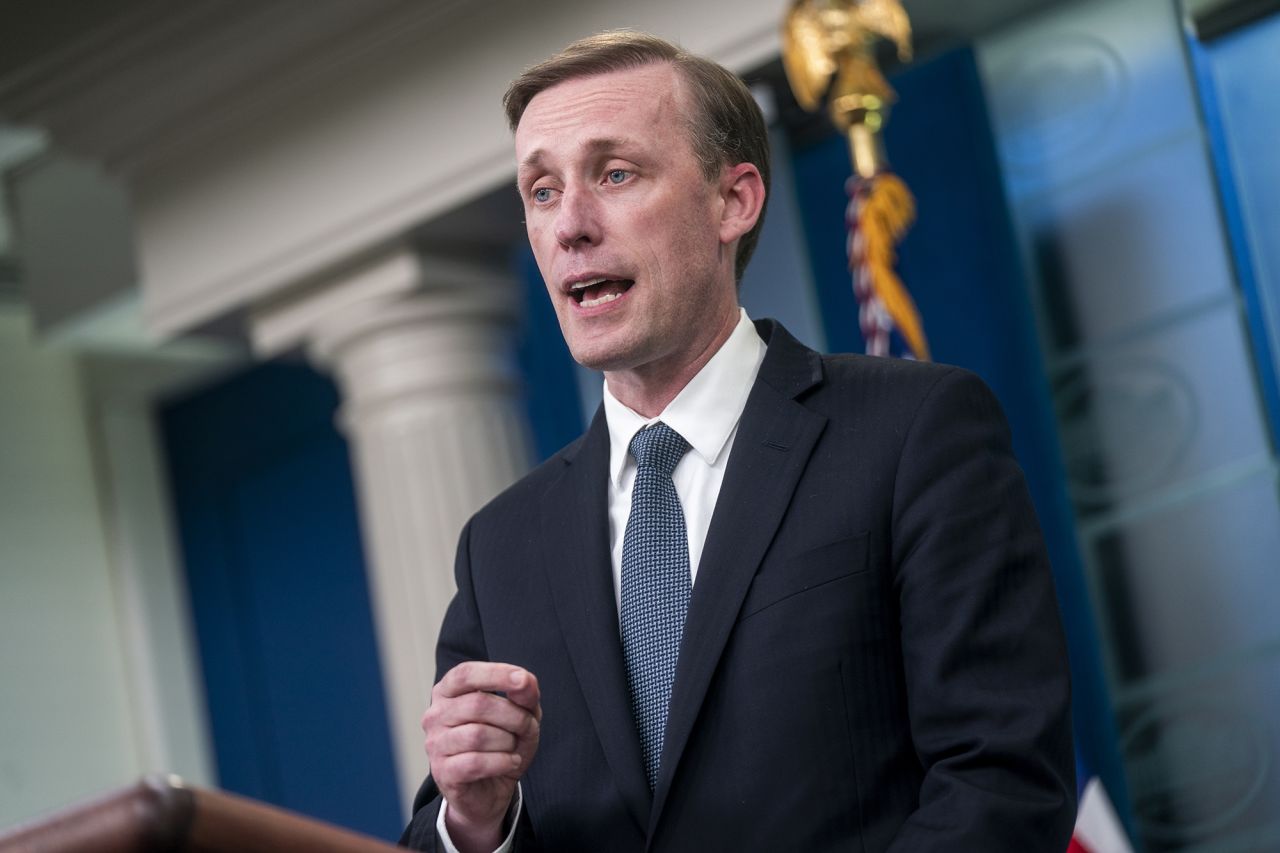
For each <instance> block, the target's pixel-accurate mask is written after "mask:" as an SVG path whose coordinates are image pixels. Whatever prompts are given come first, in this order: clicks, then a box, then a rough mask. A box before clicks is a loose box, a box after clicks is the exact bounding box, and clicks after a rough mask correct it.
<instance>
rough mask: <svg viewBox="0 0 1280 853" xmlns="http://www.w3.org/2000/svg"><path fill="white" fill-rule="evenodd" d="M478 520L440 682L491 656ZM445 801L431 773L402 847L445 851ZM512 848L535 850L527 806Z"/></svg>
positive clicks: (449, 616)
mask: <svg viewBox="0 0 1280 853" xmlns="http://www.w3.org/2000/svg"><path fill="white" fill-rule="evenodd" d="M474 523H475V519H474V518H473V519H472V520H471V521H468V522H467V524H466V526H465V527H463V529H462V535H461V536H459V538H458V554H457V557H456V559H455V560H454V580H455V581H456V582H457V586H458V591H457V592H456V593H455V594H454V596H453V600H452V601H450V602H449V608H448V609H447V610H446V611H445V615H444V622H443V624H441V626H440V639H439V641H438V642H437V643H436V681H437V682H438V681H439V680H440V679H441V678H443V677H444V675H445V673H447V672H448V671H449V670H451V669H453V668H454V667H455V666H457V665H458V664H460V663H462V662H463V661H469V660H488V659H489V654H488V651H487V650H486V649H485V644H484V630H483V628H482V627H481V623H480V612H479V609H478V608H477V606H476V598H475V587H474V586H473V584H472V582H471V547H470V544H471V536H472V527H473V525H474ZM441 802H442V800H441V796H440V789H439V788H437V787H436V784H435V781H434V780H432V778H431V777H430V776H427V778H426V779H425V780H424V781H423V783H422V786H421V787H420V788H419V789H418V793H417V794H416V795H415V796H414V798H413V817H412V818H411V819H410V820H409V825H408V826H407V827H405V830H404V833H403V834H402V835H401V836H400V842H399V843H400V846H402V847H408V848H410V849H413V850H427V851H431V852H432V853H442V851H443V850H444V849H445V848H444V845H443V844H442V843H441V841H440V838H439V836H438V835H437V834H436V819H437V818H438V817H439V814H440V804H441ZM511 849H512V850H515V851H525V853H528V851H531V850H533V849H534V845H533V838H532V829H531V827H530V825H529V819H528V816H527V814H525V812H524V810H523V809H522V810H521V811H520V815H519V818H518V821H517V827H516V833H515V840H514V844H513V846H512V848H511Z"/></svg>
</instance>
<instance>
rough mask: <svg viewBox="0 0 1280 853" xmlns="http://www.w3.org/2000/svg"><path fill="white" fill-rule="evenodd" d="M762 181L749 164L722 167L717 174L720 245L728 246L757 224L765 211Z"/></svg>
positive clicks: (758, 172) (754, 168) (756, 170)
mask: <svg viewBox="0 0 1280 853" xmlns="http://www.w3.org/2000/svg"><path fill="white" fill-rule="evenodd" d="M764 195H765V192H764V180H763V179H762V178H761V177H760V170H759V169H757V168H756V167H755V166H754V165H753V164H751V163H739V164H738V165H736V166H725V167H724V169H722V170H721V172H720V201H721V203H722V205H723V206H722V207H721V211H720V243H721V244H722V245H725V246H727V245H729V244H730V243H733V242H734V241H735V240H737V239H739V238H740V237H742V235H744V234H746V233H747V232H748V231H750V230H751V229H752V228H754V227H755V225H756V222H758V221H759V220H760V213H761V211H763V210H764Z"/></svg>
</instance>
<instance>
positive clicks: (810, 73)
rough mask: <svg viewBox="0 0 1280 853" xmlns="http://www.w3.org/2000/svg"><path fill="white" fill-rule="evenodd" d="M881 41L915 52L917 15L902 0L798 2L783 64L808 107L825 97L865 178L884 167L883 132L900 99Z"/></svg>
mask: <svg viewBox="0 0 1280 853" xmlns="http://www.w3.org/2000/svg"><path fill="white" fill-rule="evenodd" d="M881 39H887V40H889V41H892V42H893V43H894V44H895V45H896V46H897V48H898V56H899V57H900V58H901V59H902V60H904V61H906V60H909V59H910V58H911V21H910V19H909V18H908V17H907V13H906V10H904V9H903V8H902V4H901V3H899V2H898V0H792V3H791V8H790V9H789V10H788V11H787V17H786V21H785V22H784V24H783V27H782V64H783V67H784V68H785V69H786V72H787V79H788V80H789V81H790V83H791V89H792V91H793V92H794V93H795V96H796V100H797V101H798V102H799V103H800V106H802V107H804V108H805V109H806V110H809V111H810V112H815V111H817V110H818V109H820V108H821V107H822V106H823V102H824V101H825V102H826V105H827V108H828V111H829V112H830V114H831V120H832V121H834V122H835V125H836V127H838V128H840V130H841V131H843V132H844V133H845V134H846V135H847V136H848V137H849V145H850V150H851V152H852V155H853V165H854V171H855V172H856V173H857V174H858V175H859V176H861V177H863V178H870V177H872V176H873V175H875V174H877V173H878V172H880V171H883V169H884V167H885V158H884V149H883V146H882V145H881V143H880V139H879V135H880V130H881V128H882V127H883V126H884V123H885V121H886V120H887V118H888V114H889V107H890V106H891V105H892V104H893V102H894V101H895V100H897V95H896V94H895V93H894V91H893V87H892V86H890V85H889V81H887V80H885V78H884V74H882V73H881V72H880V67H879V64H878V63H877V62H876V57H875V46H876V43H877V42H878V41H879V40H881Z"/></svg>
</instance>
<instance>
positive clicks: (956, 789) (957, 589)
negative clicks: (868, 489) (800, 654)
mask: <svg viewBox="0 0 1280 853" xmlns="http://www.w3.org/2000/svg"><path fill="white" fill-rule="evenodd" d="M892 537H893V544H892V548H893V560H894V566H895V585H896V591H897V594H898V599H899V602H900V608H901V611H900V612H901V627H902V650H903V667H904V674H905V679H906V685H907V704H908V714H909V719H910V725H911V737H912V741H913V743H914V746H915V750H916V754H917V756H918V758H919V760H920V762H921V765H922V766H923V768H924V770H925V775H924V779H923V782H922V784H921V789H920V801H919V806H918V808H917V810H916V811H915V812H914V813H912V814H911V816H910V817H909V818H908V820H907V821H906V823H905V824H904V826H903V827H902V829H901V831H900V832H899V833H898V835H897V837H896V838H895V840H894V843H893V845H892V847H891V849H892V850H894V851H941V850H956V851H972V850H992V851H997V850H1018V851H1052V853H1061V851H1062V850H1064V849H1066V846H1067V842H1068V839H1069V837H1070V834H1071V827H1072V823H1073V821H1074V818H1075V779H1074V774H1075V764H1074V753H1073V748H1072V741H1071V716H1070V677H1069V670H1068V664H1067V653H1066V644H1065V641H1064V638H1063V633H1062V627H1061V622H1060V619H1059V614H1058V607H1057V597H1056V595H1055V592H1054V587H1053V580H1052V575H1051V572H1050V568H1049V560H1048V555H1047V554H1046V552H1045V549H1044V544H1043V541H1042V538H1041V535H1040V529H1039V525H1038V524H1037V522H1036V518H1035V513H1034V511H1033V509H1032V506H1031V500H1030V496H1029V494H1028V492H1027V489H1026V485H1025V483H1024V480H1023V475H1022V470H1021V469H1020V468H1019V467H1018V464H1017V462H1016V461H1015V460H1014V457H1013V452H1012V450H1011V447H1010V442H1009V433H1008V427H1007V425H1006V423H1005V420H1004V416H1003V414H1002V413H1001V411H1000V407H999V404H998V403H997V402H996V400H995V398H994V396H993V395H992V393H991V392H990V390H988V389H987V387H986V385H985V384H983V383H982V381H981V380H979V379H978V378H977V377H975V376H973V375H972V374H969V373H967V372H964V371H961V370H953V371H950V372H948V373H946V374H944V375H943V376H942V378H941V379H939V380H938V381H937V382H936V383H935V384H934V386H933V387H932V388H931V389H930V390H929V392H928V393H927V394H926V395H925V397H924V399H923V402H922V403H921V404H920V407H919V409H918V411H917V413H916V415H915V417H914V418H913V420H912V422H911V424H910V426H909V427H908V430H907V434H906V437H905V439H904V443H903V450H902V454H901V457H900V461H899V467H898V471H897V473H896V476H895V481H894V495H893V521H892Z"/></svg>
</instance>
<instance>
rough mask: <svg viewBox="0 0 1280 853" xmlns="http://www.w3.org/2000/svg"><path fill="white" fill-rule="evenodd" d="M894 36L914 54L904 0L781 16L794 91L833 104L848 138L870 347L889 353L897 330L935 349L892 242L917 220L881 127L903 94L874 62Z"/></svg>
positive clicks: (811, 4)
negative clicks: (887, 153)
mask: <svg viewBox="0 0 1280 853" xmlns="http://www.w3.org/2000/svg"><path fill="white" fill-rule="evenodd" d="M882 39H883V40H888V41H891V42H893V43H894V44H895V45H896V46H897V48H898V56H899V57H900V58H901V59H902V60H903V61H906V60H909V59H910V58H911V21H910V19H909V18H908V17H907V13H906V10H905V9H903V8H902V4H901V3H900V2H899V0H792V3H791V7H790V8H789V9H788V10H787V17H786V20H785V21H784V22H783V26H782V65H783V67H784V68H785V69H786V72H787V79H788V81H790V83H791V90H792V91H793V92H794V93H795V96H796V101H798V102H799V104H800V106H802V107H803V108H805V109H806V110H808V111H810V112H816V111H817V110H819V109H821V108H822V107H823V105H824V104H825V105H826V107H827V110H828V112H829V113H830V115H831V120H832V121H833V122H835V125H836V127H838V128H839V129H840V130H841V131H842V132H843V133H844V134H845V136H846V137H847V138H848V140H849V153H850V155H851V157H852V159H853V172H854V176H855V177H854V179H853V180H852V181H851V182H850V183H849V187H850V189H849V193H850V206H849V212H848V214H847V215H846V218H847V219H848V220H849V223H850V240H849V268H850V272H851V273H852V274H853V278H854V292H855V295H856V296H857V298H858V303H859V314H860V322H861V325H862V331H863V337H864V339H865V340H866V342H867V351H868V352H870V353H873V354H886V353H888V352H889V350H890V346H889V339H890V336H891V333H892V332H894V331H896V332H898V333H899V334H901V335H902V337H903V338H904V339H905V340H906V343H907V346H908V347H909V348H910V350H911V353H912V355H914V357H916V358H919V359H928V358H929V345H928V342H927V340H926V339H925V334H924V326H923V324H922V323H921V322H920V315H919V313H918V312H917V310H916V306H915V303H914V302H913V301H912V299H911V296H910V294H908V293H907V289H906V287H905V286H904V285H903V283H902V281H901V279H899V278H898V275H897V273H896V272H895V271H894V265H895V261H896V253H895V251H894V246H895V244H897V243H898V242H899V241H900V240H901V239H902V236H903V235H904V234H905V233H906V230H907V228H909V227H910V225H911V223H912V222H913V221H914V220H915V200H914V199H913V198H912V197H911V192H910V191H909V190H908V189H907V186H906V184H904V183H903V182H902V180H901V179H899V178H898V177H897V176H896V175H893V174H892V173H891V172H890V171H889V164H888V160H887V158H886V157H885V152H884V144H883V143H882V142H881V136H880V132H881V130H882V129H883V128H884V125H885V123H886V122H887V121H888V118H889V108H890V107H891V106H892V105H893V102H894V101H896V100H897V94H896V93H895V92H894V91H893V87H892V86H890V85H889V81H888V80H886V79H885V77H884V74H882V73H881V71H880V66H879V64H878V63H877V62H876V45H877V43H878V42H879V41H881V40H882Z"/></svg>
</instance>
